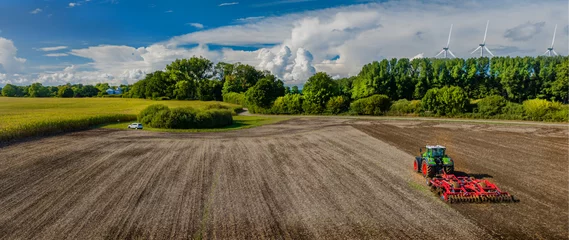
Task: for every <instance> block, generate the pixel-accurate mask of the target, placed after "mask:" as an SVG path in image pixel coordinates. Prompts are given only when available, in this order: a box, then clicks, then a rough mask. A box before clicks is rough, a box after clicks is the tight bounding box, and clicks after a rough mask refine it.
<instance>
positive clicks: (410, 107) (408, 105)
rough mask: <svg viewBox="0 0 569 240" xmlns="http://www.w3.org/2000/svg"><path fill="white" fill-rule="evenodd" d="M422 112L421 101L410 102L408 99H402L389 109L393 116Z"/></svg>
mask: <svg viewBox="0 0 569 240" xmlns="http://www.w3.org/2000/svg"><path fill="white" fill-rule="evenodd" d="M420 111H421V101H420V100H413V101H409V100H407V99H400V100H397V101H395V102H393V104H392V105H391V107H390V108H389V112H390V113H391V114H393V115H404V114H411V113H419V112H420Z"/></svg>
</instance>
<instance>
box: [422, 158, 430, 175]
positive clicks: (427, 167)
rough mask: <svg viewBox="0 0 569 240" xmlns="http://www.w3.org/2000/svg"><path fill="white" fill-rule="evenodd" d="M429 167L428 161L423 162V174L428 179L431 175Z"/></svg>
mask: <svg viewBox="0 0 569 240" xmlns="http://www.w3.org/2000/svg"><path fill="white" fill-rule="evenodd" d="M428 170H429V165H428V164H427V161H424V160H423V163H422V164H421V172H422V173H423V177H427V176H428V175H429V172H428Z"/></svg>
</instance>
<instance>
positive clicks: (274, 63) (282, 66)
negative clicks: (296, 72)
mask: <svg viewBox="0 0 569 240" xmlns="http://www.w3.org/2000/svg"><path fill="white" fill-rule="evenodd" d="M272 51H273V50H271V49H267V48H263V49H261V50H260V51H259V54H258V55H257V58H258V59H259V60H260V61H261V63H259V65H258V66H257V67H258V68H259V69H261V70H267V71H270V72H271V73H273V74H274V75H276V76H278V77H280V78H283V76H284V74H285V72H286V70H287V66H289V59H290V57H291V56H292V54H291V51H290V48H289V47H288V46H283V47H282V48H281V49H280V51H279V52H277V53H276V54H275V53H273V52H272Z"/></svg>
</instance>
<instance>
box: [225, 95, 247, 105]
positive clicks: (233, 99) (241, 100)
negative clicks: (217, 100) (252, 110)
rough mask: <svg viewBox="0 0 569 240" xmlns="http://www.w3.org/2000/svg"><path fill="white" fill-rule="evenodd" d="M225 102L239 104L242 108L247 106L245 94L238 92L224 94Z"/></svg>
mask: <svg viewBox="0 0 569 240" xmlns="http://www.w3.org/2000/svg"><path fill="white" fill-rule="evenodd" d="M223 101H224V102H228V103H233V104H238V105H241V106H245V94H243V93H236V92H229V93H226V94H223Z"/></svg>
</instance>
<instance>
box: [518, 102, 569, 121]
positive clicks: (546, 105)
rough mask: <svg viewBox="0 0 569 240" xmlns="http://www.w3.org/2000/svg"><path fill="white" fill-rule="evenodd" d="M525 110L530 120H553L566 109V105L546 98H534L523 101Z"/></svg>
mask: <svg viewBox="0 0 569 240" xmlns="http://www.w3.org/2000/svg"><path fill="white" fill-rule="evenodd" d="M523 107H524V112H525V114H526V116H527V118H528V119H529V120H534V121H544V120H552V119H550V118H551V117H553V116H556V118H557V115H558V114H561V113H556V112H561V111H565V110H563V109H564V106H563V105H562V104H561V103H559V102H550V101H547V100H544V99H532V100H527V101H524V102H523Z"/></svg>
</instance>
